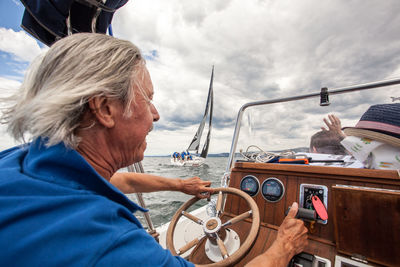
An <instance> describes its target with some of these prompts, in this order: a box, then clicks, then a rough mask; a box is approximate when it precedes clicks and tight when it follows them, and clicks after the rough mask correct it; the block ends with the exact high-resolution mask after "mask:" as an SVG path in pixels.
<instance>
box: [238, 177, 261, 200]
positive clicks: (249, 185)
mask: <svg viewBox="0 0 400 267" xmlns="http://www.w3.org/2000/svg"><path fill="white" fill-rule="evenodd" d="M259 189H260V182H259V181H258V179H257V177H255V176H253V175H247V176H245V177H243V179H242V181H241V182H240V190H242V191H244V192H246V193H247V194H249V195H250V196H252V197H254V196H255V195H257V193H258V190H259Z"/></svg>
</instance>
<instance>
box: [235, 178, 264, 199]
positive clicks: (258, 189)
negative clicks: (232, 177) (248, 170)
mask: <svg viewBox="0 0 400 267" xmlns="http://www.w3.org/2000/svg"><path fill="white" fill-rule="evenodd" d="M249 177H250V178H253V180H255V181H256V182H257V186H258V187H257V192H255V193H254V195H251V194H249V193H248V192H246V191H244V190H243V189H242V183H243V180H244V179H246V178H249ZM239 189H240V190H241V191H243V192H245V193H246V194H248V195H249V196H251V197H255V196H257V194H258V192H260V189H261V187H260V181H259V180H258V178H257V177H256V176H254V175H246V176H244V177H243V178H242V180H240V185H239Z"/></svg>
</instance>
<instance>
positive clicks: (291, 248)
mask: <svg viewBox="0 0 400 267" xmlns="http://www.w3.org/2000/svg"><path fill="white" fill-rule="evenodd" d="M298 208H299V206H298V204H297V203H293V205H292V208H291V209H290V211H289V213H288V215H287V216H286V218H285V219H284V220H283V222H282V224H281V226H280V227H279V230H278V235H277V237H276V240H275V241H274V243H273V244H272V246H271V247H270V248H269V249H268V250H267V251H265V252H264V253H263V254H261V255H259V256H257V257H256V258H254V259H253V260H252V261H250V262H249V263H248V264H247V265H246V267H259V266H263V267H281V266H282V267H286V266H287V265H288V263H289V261H290V259H291V258H293V256H294V255H296V254H298V253H300V252H302V251H303V249H304V248H305V247H306V246H307V228H306V227H304V223H303V221H301V220H298V219H295V216H296V214H297V211H298Z"/></svg>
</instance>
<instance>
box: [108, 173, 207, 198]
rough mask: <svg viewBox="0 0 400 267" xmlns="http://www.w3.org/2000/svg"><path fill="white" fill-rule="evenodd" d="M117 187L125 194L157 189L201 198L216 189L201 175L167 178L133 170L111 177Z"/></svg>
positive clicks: (111, 181)
mask: <svg viewBox="0 0 400 267" xmlns="http://www.w3.org/2000/svg"><path fill="white" fill-rule="evenodd" d="M110 183H112V184H113V185H114V186H115V187H117V188H118V189H119V190H121V191H122V192H123V193H125V194H130V193H138V192H141V193H144V192H156V191H180V192H183V193H186V194H189V195H195V196H197V197H199V198H206V197H209V196H210V194H201V193H204V192H206V193H211V192H214V189H212V188H210V187H209V186H210V185H211V182H210V181H203V180H201V179H200V178H199V177H191V178H188V179H179V178H165V177H161V176H156V175H151V174H146V173H133V172H117V173H115V174H114V175H113V176H112V177H111V179H110Z"/></svg>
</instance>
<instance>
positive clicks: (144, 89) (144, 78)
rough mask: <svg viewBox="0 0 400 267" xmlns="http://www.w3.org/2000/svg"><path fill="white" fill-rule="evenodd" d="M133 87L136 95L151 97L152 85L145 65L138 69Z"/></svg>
mask: <svg viewBox="0 0 400 267" xmlns="http://www.w3.org/2000/svg"><path fill="white" fill-rule="evenodd" d="M134 87H136V88H135V89H136V90H135V91H136V92H137V93H141V94H145V96H146V97H152V96H153V94H154V89H153V83H152V81H151V77H150V73H149V71H148V70H147V68H146V66H145V65H142V66H140V67H139V69H138V70H137V73H136V77H135V83H134Z"/></svg>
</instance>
